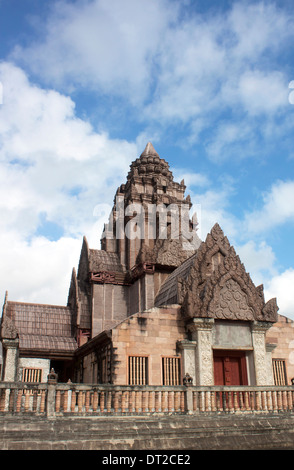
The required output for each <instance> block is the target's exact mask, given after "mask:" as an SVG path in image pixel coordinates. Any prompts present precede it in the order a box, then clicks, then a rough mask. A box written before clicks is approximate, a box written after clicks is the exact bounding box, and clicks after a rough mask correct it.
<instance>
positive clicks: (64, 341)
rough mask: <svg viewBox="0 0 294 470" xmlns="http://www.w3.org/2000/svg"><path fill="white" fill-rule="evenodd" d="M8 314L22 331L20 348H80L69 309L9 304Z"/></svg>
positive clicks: (68, 349) (71, 349)
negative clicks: (74, 333)
mask: <svg viewBox="0 0 294 470" xmlns="http://www.w3.org/2000/svg"><path fill="white" fill-rule="evenodd" d="M6 315H7V316H8V317H10V318H11V319H12V320H13V323H14V324H15V327H16V329H17V331H18V334H19V340H20V344H19V346H20V349H38V350H39V349H42V350H56V351H74V350H75V349H76V348H77V343H76V341H75V339H74V338H73V336H72V313H71V310H70V308H69V307H62V306H57V305H44V304H31V303H24V302H12V301H8V302H7V307H6Z"/></svg>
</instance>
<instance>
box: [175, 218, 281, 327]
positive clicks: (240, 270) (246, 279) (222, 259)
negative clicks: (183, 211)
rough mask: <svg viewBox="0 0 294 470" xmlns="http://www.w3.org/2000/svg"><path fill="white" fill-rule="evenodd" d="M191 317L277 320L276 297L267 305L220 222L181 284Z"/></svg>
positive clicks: (180, 287)
mask: <svg viewBox="0 0 294 470" xmlns="http://www.w3.org/2000/svg"><path fill="white" fill-rule="evenodd" d="M178 288H179V289H180V292H179V296H178V297H179V298H182V299H183V303H182V311H183V314H184V315H185V316H188V317H201V318H205V317H208V318H217V319H226V320H242V321H244V320H245V321H254V320H257V321H268V322H275V321H277V311H278V307H277V304H276V299H271V300H270V301H269V302H267V303H266V304H265V302H264V297H263V289H262V286H258V287H256V286H255V285H254V283H253V282H252V280H251V278H250V276H249V274H248V273H247V272H246V271H245V267H244V265H243V264H242V263H241V261H240V258H239V256H237V255H236V252H235V250H234V248H233V247H232V246H230V244H229V241H228V239H227V238H226V237H225V236H224V234H223V232H222V230H221V228H220V227H219V225H218V224H216V225H215V226H214V227H213V229H212V230H211V232H210V234H208V236H207V238H206V241H205V242H203V243H202V244H201V246H200V248H199V250H198V252H197V255H196V256H195V262H194V265H193V267H192V269H191V271H190V275H189V278H188V279H187V280H186V281H185V282H181V283H179V284H178Z"/></svg>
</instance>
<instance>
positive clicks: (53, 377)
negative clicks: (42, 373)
mask: <svg viewBox="0 0 294 470" xmlns="http://www.w3.org/2000/svg"><path fill="white" fill-rule="evenodd" d="M57 378H58V375H57V374H55V371H54V369H51V371H50V374H48V379H47V384H48V390H47V406H46V413H47V418H49V419H50V418H51V419H52V418H54V416H55V395H56V384H57Z"/></svg>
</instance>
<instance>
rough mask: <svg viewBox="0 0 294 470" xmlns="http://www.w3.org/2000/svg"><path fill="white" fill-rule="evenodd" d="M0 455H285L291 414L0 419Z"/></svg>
mask: <svg viewBox="0 0 294 470" xmlns="http://www.w3.org/2000/svg"><path fill="white" fill-rule="evenodd" d="M0 449H1V450H113V451H114V450H125V451H126V450H157V449H161V450H174V451H176V450H266V449H267V450H274V449H278V450H286V449H289V450H290V449H291V450H293V449H294V416H293V415H292V414H290V413H289V414H288V413H283V414H273V415H269V414H266V415H262V414H259V415H258V414H252V415H250V414H248V415H242V416H241V415H239V416H238V415H230V414H227V415H219V416H218V415H214V416H211V415H210V416H208V415H207V416H205V415H201V416H195V415H192V416H187V415H170V416H158V415H156V416H154V417H153V416H135V415H134V416H123V417H122V416H105V417H104V416H95V417H87V416H84V417H82V416H80V415H79V416H72V415H71V416H70V417H56V418H53V419H48V418H45V417H40V416H34V415H30V416H20V415H18V416H12V415H4V414H2V415H1V416H0Z"/></svg>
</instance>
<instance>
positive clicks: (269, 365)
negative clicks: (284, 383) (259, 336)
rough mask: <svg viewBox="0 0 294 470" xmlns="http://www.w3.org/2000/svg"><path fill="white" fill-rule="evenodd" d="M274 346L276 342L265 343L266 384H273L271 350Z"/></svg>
mask: <svg viewBox="0 0 294 470" xmlns="http://www.w3.org/2000/svg"><path fill="white" fill-rule="evenodd" d="M276 347H277V345H276V344H270V343H266V345H265V350H266V361H267V374H268V383H267V385H275V381H274V372H273V359H272V353H273V350H274V349H276Z"/></svg>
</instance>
